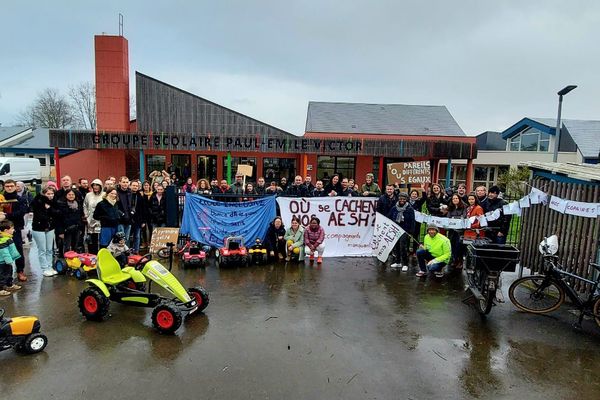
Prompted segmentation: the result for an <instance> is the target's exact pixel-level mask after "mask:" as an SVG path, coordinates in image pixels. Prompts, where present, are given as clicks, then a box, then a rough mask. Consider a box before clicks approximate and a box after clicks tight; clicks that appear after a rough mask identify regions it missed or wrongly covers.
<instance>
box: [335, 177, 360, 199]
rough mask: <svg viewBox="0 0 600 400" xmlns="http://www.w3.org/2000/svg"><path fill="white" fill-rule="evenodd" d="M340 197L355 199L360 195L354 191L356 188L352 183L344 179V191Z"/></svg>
mask: <svg viewBox="0 0 600 400" xmlns="http://www.w3.org/2000/svg"><path fill="white" fill-rule="evenodd" d="M338 195H339V196H345V197H355V196H358V193H356V192H355V191H354V188H353V187H352V186H350V182H349V181H348V178H344V179H342V191H341V193H338Z"/></svg>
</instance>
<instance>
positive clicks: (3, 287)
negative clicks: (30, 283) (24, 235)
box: [0, 219, 21, 296]
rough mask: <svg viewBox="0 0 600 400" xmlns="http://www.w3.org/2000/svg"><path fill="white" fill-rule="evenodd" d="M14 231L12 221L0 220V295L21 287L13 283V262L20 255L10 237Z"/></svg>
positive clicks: (8, 293) (5, 294) (6, 294)
mask: <svg viewBox="0 0 600 400" xmlns="http://www.w3.org/2000/svg"><path fill="white" fill-rule="evenodd" d="M14 233H15V225H14V224H13V223H12V221H9V220H7V219H5V220H3V221H0V296H8V295H10V294H11V292H10V291H11V290H19V289H21V286H19V285H15V284H14V283H13V263H14V262H15V260H16V259H17V258H19V257H21V255H20V254H19V252H18V251H17V247H16V246H15V243H14V242H13V239H12V237H13V234H14Z"/></svg>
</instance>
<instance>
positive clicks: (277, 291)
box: [0, 258, 600, 400]
mask: <svg viewBox="0 0 600 400" xmlns="http://www.w3.org/2000/svg"><path fill="white" fill-rule="evenodd" d="M32 269H33V270H34V271H31V269H29V273H30V278H31V280H30V281H29V282H27V283H26V284H25V285H24V286H25V287H24V289H23V290H21V291H19V292H17V293H16V294H14V295H13V296H12V298H3V299H0V307H4V308H6V313H7V315H9V316H17V315H24V314H34V315H38V316H39V317H40V319H41V322H42V330H43V332H44V333H46V334H47V335H48V337H49V341H50V343H49V345H48V347H47V348H46V350H45V351H44V352H43V353H40V354H36V355H31V356H23V355H19V354H17V353H15V352H13V351H12V350H9V351H4V352H1V353H0V371H1V372H0V393H2V396H1V398H2V399H3V400H9V399H51V398H57V399H84V398H87V399H100V398H102V399H140V398H148V399H158V398H171V399H183V398H203V399H283V398H286V399H470V398H481V399H486V398H494V399H505V398H506V399H507V398H511V399H512V398H525V399H598V398H600V368H599V367H598V366H599V365H600V329H599V328H598V327H597V326H596V325H595V323H594V322H593V321H585V322H584V330H583V332H582V333H577V332H575V331H574V330H573V329H572V328H571V323H572V322H573V321H574V319H575V317H574V315H573V314H571V313H569V312H568V308H567V307H566V306H563V308H562V309H561V310H559V311H558V312H555V313H552V314H551V315H549V316H535V315H529V314H525V313H522V312H519V311H517V310H516V309H515V307H514V306H512V304H510V302H507V303H505V304H502V305H499V306H497V307H494V309H493V310H492V312H491V314H490V316H489V317H488V318H487V319H485V320H482V319H481V318H480V317H479V315H478V314H477V313H476V312H475V311H474V309H473V308H471V307H468V306H466V305H464V304H462V302H461V299H462V298H463V297H464V289H463V287H464V286H463V280H462V277H461V276H460V275H456V276H451V277H449V278H448V279H443V280H419V279H416V278H415V277H414V274H412V273H408V274H407V273H403V272H399V271H390V270H389V269H387V270H384V269H383V268H381V266H379V265H378V263H377V262H376V260H375V259H371V258H347V259H339V258H338V259H325V262H324V263H323V265H322V266H321V267H317V266H316V265H315V266H313V267H311V266H309V265H308V263H307V264H306V265H304V264H287V265H285V264H283V263H281V264H275V265H269V266H255V267H249V268H246V269H231V270H219V269H217V268H215V267H214V266H212V265H210V266H209V267H208V268H206V270H204V269H201V270H183V269H180V268H179V267H178V266H175V267H174V269H173V271H174V273H175V274H176V275H177V276H178V277H180V279H181V280H182V281H183V282H184V283H185V286H193V285H196V284H202V285H204V286H205V287H206V288H207V289H208V290H209V291H210V293H211V303H210V305H209V307H208V308H207V309H206V312H205V314H201V315H198V316H194V317H191V318H187V319H186V320H185V321H184V324H183V326H182V328H180V329H179V330H178V331H177V334H176V335H175V336H164V335H160V334H158V333H157V332H156V331H155V330H154V329H153V328H152V325H151V322H150V313H151V311H150V309H145V308H136V307H127V306H122V305H120V304H116V303H111V306H110V313H111V316H110V318H108V319H107V320H106V321H104V322H100V323H98V322H88V321H85V320H84V319H83V318H82V317H81V315H80V314H79V311H78V308H77V305H76V300H77V296H78V294H79V292H80V290H81V289H82V288H83V287H85V285H86V284H85V283H84V282H79V281H77V280H75V278H70V277H64V276H59V277H55V278H42V277H41V276H40V274H39V273H38V272H36V271H35V270H36V268H35V266H34V267H33V268H32ZM514 278H515V274H505V280H504V292H505V295H506V291H507V289H508V285H509V283H510V280H511V279H514ZM506 298H507V299H508V296H506Z"/></svg>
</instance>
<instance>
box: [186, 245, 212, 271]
mask: <svg viewBox="0 0 600 400" xmlns="http://www.w3.org/2000/svg"><path fill="white" fill-rule="evenodd" d="M181 261H182V262H183V268H188V267H205V266H206V252H205V251H204V250H202V248H201V247H200V244H199V243H198V242H194V241H191V242H190V243H189V246H186V247H184V248H183V253H181Z"/></svg>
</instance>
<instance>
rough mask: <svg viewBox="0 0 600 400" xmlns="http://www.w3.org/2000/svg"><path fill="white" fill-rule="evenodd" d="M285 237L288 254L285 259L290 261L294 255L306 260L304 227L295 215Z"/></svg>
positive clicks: (296, 257)
mask: <svg viewBox="0 0 600 400" xmlns="http://www.w3.org/2000/svg"><path fill="white" fill-rule="evenodd" d="M284 239H285V245H286V246H287V254H288V255H287V257H286V258H285V261H290V259H291V258H292V257H293V258H295V259H297V260H298V261H304V228H303V227H302V225H300V219H298V217H296V216H295V215H294V216H293V217H292V223H291V227H290V228H289V229H288V230H287V231H285V236H284Z"/></svg>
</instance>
